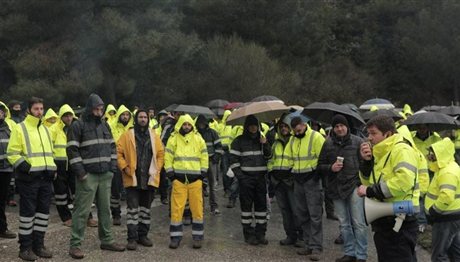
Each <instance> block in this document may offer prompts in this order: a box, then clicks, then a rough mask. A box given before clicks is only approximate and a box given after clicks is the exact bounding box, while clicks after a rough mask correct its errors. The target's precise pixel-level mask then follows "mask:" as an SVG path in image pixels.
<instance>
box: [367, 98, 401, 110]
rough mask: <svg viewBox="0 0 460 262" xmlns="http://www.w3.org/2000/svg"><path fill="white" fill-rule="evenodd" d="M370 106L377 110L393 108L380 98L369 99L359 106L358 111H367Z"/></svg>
mask: <svg viewBox="0 0 460 262" xmlns="http://www.w3.org/2000/svg"><path fill="white" fill-rule="evenodd" d="M372 106H376V107H377V108H378V109H393V108H395V106H394V105H393V104H392V103H391V102H390V101H388V100H386V99H382V98H374V99H369V100H367V101H366V102H364V103H363V104H362V105H360V106H359V109H363V110H369V109H371V107H372Z"/></svg>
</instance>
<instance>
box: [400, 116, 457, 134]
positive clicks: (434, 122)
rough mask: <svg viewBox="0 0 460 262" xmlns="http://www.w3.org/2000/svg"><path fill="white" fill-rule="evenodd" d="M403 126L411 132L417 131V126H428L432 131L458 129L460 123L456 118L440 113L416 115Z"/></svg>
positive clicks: (409, 118)
mask: <svg viewBox="0 0 460 262" xmlns="http://www.w3.org/2000/svg"><path fill="white" fill-rule="evenodd" d="M403 124H404V125H407V127H408V128H409V129H410V130H415V129H416V128H417V125H426V126H428V128H429V129H430V130H431V131H442V130H449V129H457V128H459V126H460V122H458V121H457V120H455V118H453V117H451V116H448V115H446V114H443V113H438V112H422V113H416V114H414V115H412V116H409V117H408V118H407V119H406V120H405V121H404V122H403Z"/></svg>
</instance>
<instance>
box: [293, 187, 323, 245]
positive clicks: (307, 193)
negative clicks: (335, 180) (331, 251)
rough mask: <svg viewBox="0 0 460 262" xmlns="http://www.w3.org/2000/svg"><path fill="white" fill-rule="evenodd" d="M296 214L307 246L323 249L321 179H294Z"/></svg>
mask: <svg viewBox="0 0 460 262" xmlns="http://www.w3.org/2000/svg"><path fill="white" fill-rule="evenodd" d="M294 197H295V202H296V204H295V211H294V212H295V216H296V218H297V221H299V225H300V227H301V228H302V230H303V240H304V241H305V248H307V249H311V250H320V251H321V250H323V215H322V214H323V192H322V188H321V182H320V180H319V179H316V178H311V179H309V180H307V181H305V182H304V183H299V182H298V181H294Z"/></svg>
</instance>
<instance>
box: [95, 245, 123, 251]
mask: <svg viewBox="0 0 460 262" xmlns="http://www.w3.org/2000/svg"><path fill="white" fill-rule="evenodd" d="M100 247H101V249H102V250H109V251H116V252H123V251H125V246H122V245H119V244H115V243H113V244H101V246H100Z"/></svg>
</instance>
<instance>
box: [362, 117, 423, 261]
mask: <svg viewBox="0 0 460 262" xmlns="http://www.w3.org/2000/svg"><path fill="white" fill-rule="evenodd" d="M366 128H367V132H368V139H369V142H364V143H362V144H361V146H360V155H361V158H362V161H361V163H360V171H361V173H360V176H361V182H362V185H361V186H359V188H358V195H359V196H361V197H368V198H371V199H374V200H378V201H380V202H383V203H379V204H384V203H387V205H389V206H392V208H391V209H390V210H389V212H386V213H385V212H382V213H380V215H379V217H378V218H377V217H375V216H374V217H373V219H375V220H374V221H373V222H372V223H371V225H372V230H373V231H374V232H375V234H374V242H375V247H376V249H377V255H378V260H379V261H417V258H416V254H415V245H416V240H417V231H418V225H417V221H416V218H415V216H414V213H415V212H414V210H415V211H416V210H417V209H418V208H419V207H418V196H417V194H414V191H415V190H416V184H417V166H418V159H417V154H416V152H415V150H414V149H413V148H412V146H411V145H410V143H409V142H408V141H406V140H405V139H404V137H403V136H402V135H401V134H398V133H397V132H396V128H395V124H394V121H393V119H392V118H391V117H388V116H384V115H378V116H375V117H374V118H372V119H370V120H369V121H368V122H367V124H366ZM402 201H409V202H402ZM366 205H367V204H366V203H365V206H366ZM365 208H366V207H365ZM376 210H380V209H376ZM365 213H366V214H365V215H366V218H369V217H370V215H371V214H369V212H367V211H366V210H365ZM368 222H369V220H368Z"/></svg>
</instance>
